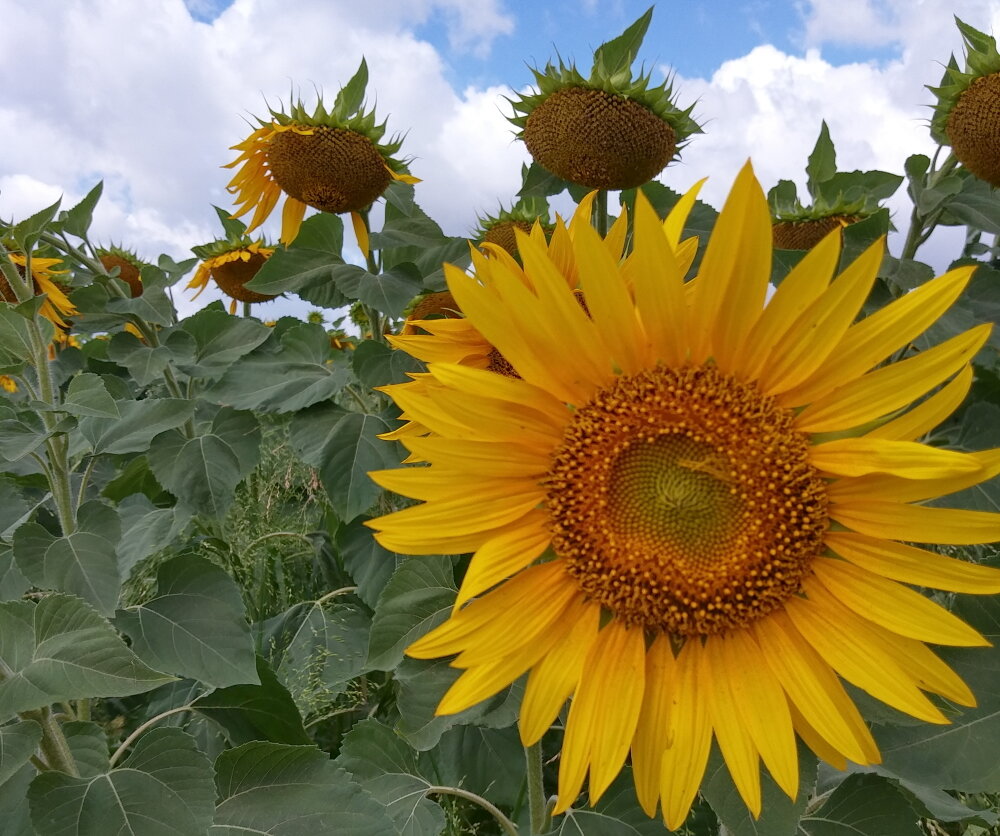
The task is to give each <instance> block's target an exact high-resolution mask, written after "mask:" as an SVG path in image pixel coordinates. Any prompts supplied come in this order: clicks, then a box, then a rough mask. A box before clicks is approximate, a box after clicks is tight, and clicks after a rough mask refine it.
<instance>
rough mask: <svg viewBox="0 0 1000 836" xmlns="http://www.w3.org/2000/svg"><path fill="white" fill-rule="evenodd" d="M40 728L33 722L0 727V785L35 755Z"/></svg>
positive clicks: (39, 737)
mask: <svg viewBox="0 0 1000 836" xmlns="http://www.w3.org/2000/svg"><path fill="white" fill-rule="evenodd" d="M41 739H42V727H41V726H40V725H38V723H36V722H35V721H34V720H22V721H21V722H18V723H12V724H10V725H7V726H0V784H3V783H4V782H5V781H6V780H7V779H8V778H10V777H11V776H12V775H13V774H14V773H15V772H17V771H18V770H19V769H20V768H21V767H22V766H24V765H25V764H26V763H27V762H28V759H29V758H30V757H31V756H32V755H33V754H35V750H36V749H37V748H38V744H39V742H40V741H41Z"/></svg>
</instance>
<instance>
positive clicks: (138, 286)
mask: <svg viewBox="0 0 1000 836" xmlns="http://www.w3.org/2000/svg"><path fill="white" fill-rule="evenodd" d="M97 257H98V258H99V259H100V261H101V264H102V265H103V266H104V269H105V270H107V271H108V272H109V273H110V272H111V271H112V270H114V269H115V268H118V276H117V278H119V279H121V280H122V281H123V282H125V284H127V285H128V288H129V292H130V293H131V294H132V298H133V299H135V297H136V296H142V277H141V276H140V275H139V274H140V271H141V270H142V268H143V267H145V266H146V265H145V264H144V263H143V261H142V260H141V259H140V258H139V256H137V255H136V254H135V253H134V252H130V251H129V250H126V249H124V248H123V247H117V246H114V245H111V246H109V247H101V248H99V249H98V250H97Z"/></svg>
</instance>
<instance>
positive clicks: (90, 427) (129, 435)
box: [80, 398, 194, 453]
mask: <svg viewBox="0 0 1000 836" xmlns="http://www.w3.org/2000/svg"><path fill="white" fill-rule="evenodd" d="M118 409H119V411H120V413H121V417H120V418H81V419H80V432H81V433H82V434H83V437H84V438H86V439H87V441H89V442H90V446H91V449H92V450H93V451H94V452H95V453H144V452H145V451H146V450H147V449H148V448H149V442H150V441H152V440H153V437H154V436H156V435H159V434H160V433H161V432H163V431H164V430H172V429H173V428H174V427H179V426H180V425H181V424H183V423H184V422H185V421H187V419H188V418H190V417H191V416H192V415H193V414H194V402H193V401H189V400H186V399H183V398H159V399H154V398H149V399H147V400H144V401H120V402H119V403H118Z"/></svg>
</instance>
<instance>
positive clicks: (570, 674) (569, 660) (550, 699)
mask: <svg viewBox="0 0 1000 836" xmlns="http://www.w3.org/2000/svg"><path fill="white" fill-rule="evenodd" d="M600 617H601V608H600V606H599V605H597V604H593V603H592V604H589V605H587V607H586V609H585V610H584V611H583V614H582V615H581V616H579V617H578V618H577V619H576V621H575V622H573V623H572V624H570V625H569V627H570V630H569V632H568V633H566V634H565V635H563V636H561V637H560V639H559V641H558V642H556V643H555V644H554V645H553V646H552V648H551V649H550V650H549V652H548V653H547V654H546V655H545V657H544V658H543V659H542V660H541V661H539V663H538V664H537V665H535V666H534V667H533V668H532V669H531V673H530V674H529V675H528V684H527V686H526V687H525V689H524V698H523V699H522V700H521V718H520V728H521V741H522V742H523V743H524V745H525V746H531V745H532V744H534V743H537V742H538V741H539V740H541V738H542V735H543V734H545V732H546V731H548V729H549V727H550V726H551V725H552V724H553V723H554V722H555V719H556V717H557V716H558V714H559V711H560V710H561V709H562V707H563V703H565V702H566V700H567V699H568V698H569V697H570V695H571V694H572V693H573V691H575V690H576V687H577V683H578V682H579V681H580V674H581V672H582V671H583V662H584V659H585V658H586V657H587V654H588V653H589V652H590V648H591V645H593V643H594V639H596V638H597V631H598V627H599V625H600Z"/></svg>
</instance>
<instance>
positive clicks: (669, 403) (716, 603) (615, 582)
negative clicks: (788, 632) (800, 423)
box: [546, 366, 829, 637]
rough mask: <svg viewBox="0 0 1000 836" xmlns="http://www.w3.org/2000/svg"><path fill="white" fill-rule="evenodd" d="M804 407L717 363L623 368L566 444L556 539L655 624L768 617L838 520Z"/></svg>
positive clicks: (613, 605)
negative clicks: (801, 415)
mask: <svg viewBox="0 0 1000 836" xmlns="http://www.w3.org/2000/svg"><path fill="white" fill-rule="evenodd" d="M794 418H795V416H794V415H793V413H792V412H791V411H790V410H786V409H782V408H781V407H779V406H778V405H777V403H776V402H775V400H774V398H771V397H766V396H764V395H762V394H761V393H760V391H759V390H758V389H757V387H756V385H755V384H753V383H742V382H740V381H738V380H736V379H735V378H731V377H728V376H726V375H723V374H722V373H721V372H719V371H717V370H716V369H715V367H713V366H704V367H701V368H684V369H671V368H666V367H658V368H656V369H649V370H645V371H641V372H638V373H635V374H631V375H628V374H623V375H620V376H619V377H618V378H617V379H616V381H615V382H614V383H613V384H611V385H609V386H606V387H603V388H601V389H599V390H598V391H597V393H596V394H595V395H594V397H593V398H592V399H591V400H590V401H589V402H588V403H586V404H584V405H583V406H580V407H579V408H578V409H577V410H576V411H575V412H574V414H573V418H572V419H571V420H570V422H569V423H568V424H567V426H566V429H565V431H564V435H563V439H562V441H561V443H560V444H559V446H558V447H557V448H556V449H555V451H554V452H553V456H552V463H551V465H550V469H549V473H548V475H547V477H546V486H547V505H548V509H549V513H550V515H551V525H552V549H553V551H554V552H555V554H556V555H557V556H558V557H560V558H562V559H563V560H564V561H565V562H566V568H567V571H568V572H569V574H570V575H572V576H573V577H574V578H575V579H576V581H577V583H578V584H579V586H580V588H581V590H582V591H583V592H585V593H586V594H587V595H588V596H589V597H590V598H591V599H592V600H595V601H598V602H600V603H601V604H602V605H603V606H604V607H606V608H607V609H609V610H610V611H611V612H612V613H614V615H615V616H616V617H617V618H620V619H622V620H623V621H625V622H626V623H627V624H631V625H637V626H641V627H643V628H645V629H646V630H649V631H652V632H664V633H668V634H670V635H672V636H677V637H680V636H684V637H692V636H698V635H709V634H715V633H724V632H726V631H728V630H734V629H743V628H745V627H746V626H747V625H749V624H751V623H753V622H754V621H756V620H758V619H760V618H763V617H765V616H766V615H768V614H769V613H771V612H773V611H774V610H776V609H778V608H779V607H781V606H782V604H783V603H784V602H785V601H787V600H788V599H789V598H790V597H791V596H793V595H796V594H798V593H799V592H800V591H801V589H802V581H803V579H804V578H805V577H806V576H807V575H808V574H809V572H810V564H811V562H812V560H813V558H815V557H816V556H818V555H819V554H821V553H822V551H823V548H824V546H823V541H824V536H825V533H826V530H827V527H828V524H829V522H828V517H827V504H828V499H827V494H826V483H825V481H824V480H823V479H822V478H821V477H820V475H819V473H818V472H817V471H816V469H815V468H814V467H813V466H812V464H811V463H810V459H809V449H810V443H809V438H808V436H806V435H805V434H804V433H801V432H798V431H797V430H796V428H795V422H794Z"/></svg>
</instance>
